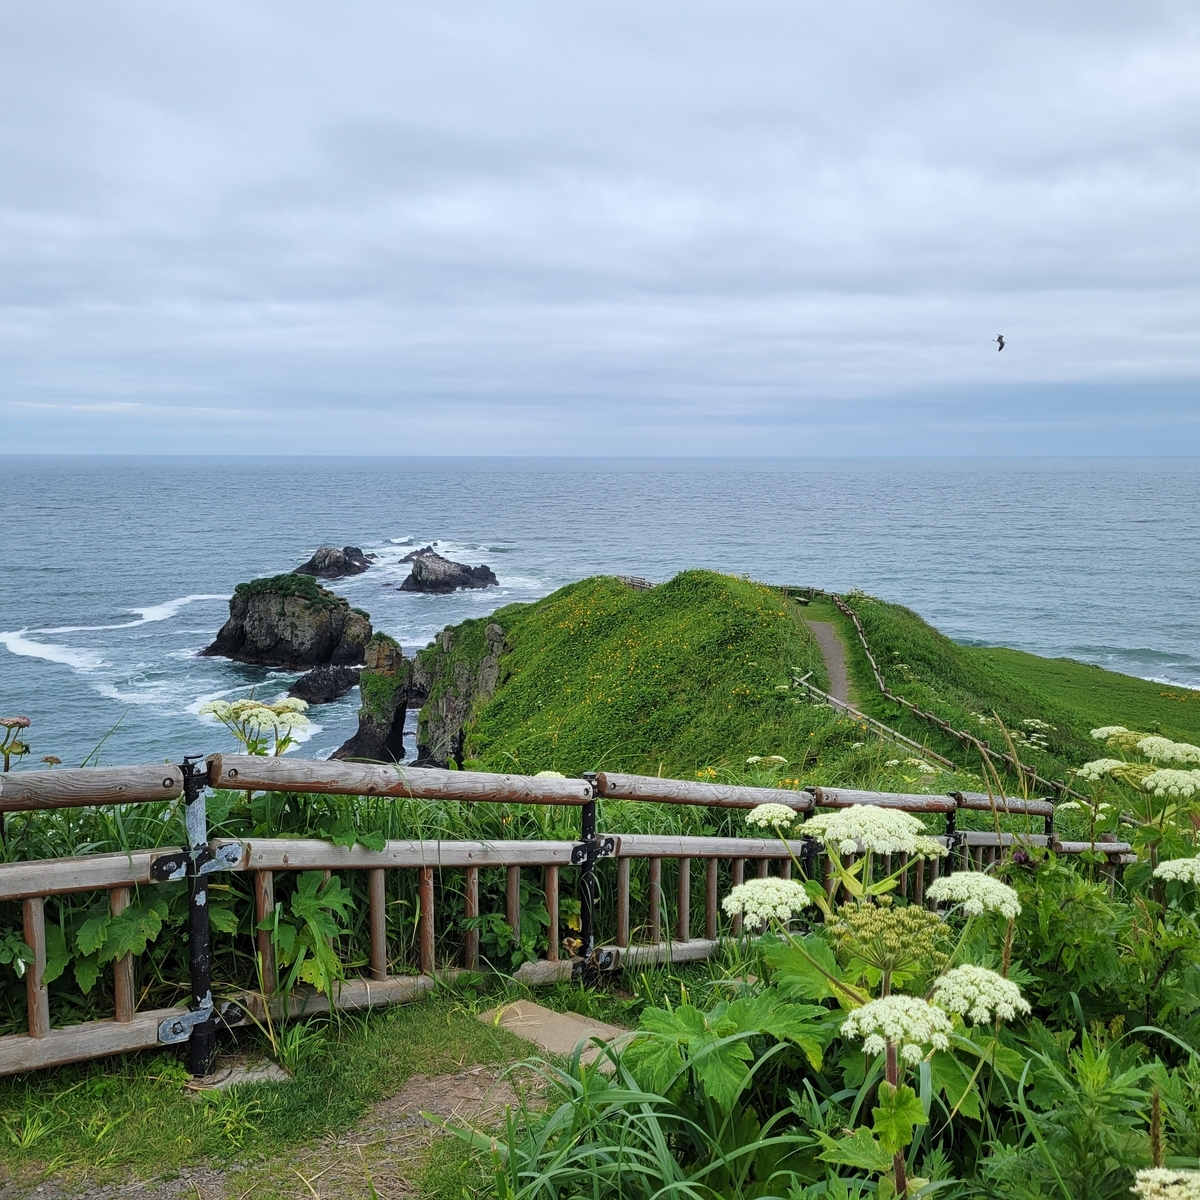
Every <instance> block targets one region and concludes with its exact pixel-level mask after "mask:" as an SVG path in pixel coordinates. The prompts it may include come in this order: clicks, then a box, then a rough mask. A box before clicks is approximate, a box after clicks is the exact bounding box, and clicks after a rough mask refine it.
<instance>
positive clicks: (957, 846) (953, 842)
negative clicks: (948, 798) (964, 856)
mask: <svg viewBox="0 0 1200 1200" xmlns="http://www.w3.org/2000/svg"><path fill="white" fill-rule="evenodd" d="M953 815H954V814H953V813H948V814H947V816H946V824H947V825H950V823H951V822H950V818H951V817H952V816H953ZM946 841H947V842H948V843H949V844H948V845H947V846H946V849H947V851H948V853H947V855H946V862H947V864H950V865H953V863H954V856H955V855H956V854H958V853H959V851H960V850H962V848H963V847H964V846H965V845H966V844H967V835H966V834H965V833H959V832H957V831H956V830H954V829H947V830H946Z"/></svg>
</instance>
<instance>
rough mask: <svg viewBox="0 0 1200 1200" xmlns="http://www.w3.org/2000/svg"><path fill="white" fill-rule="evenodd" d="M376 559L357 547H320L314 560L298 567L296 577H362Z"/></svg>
mask: <svg viewBox="0 0 1200 1200" xmlns="http://www.w3.org/2000/svg"><path fill="white" fill-rule="evenodd" d="M374 557H375V555H373V554H364V553H363V552H362V551H361V550H360V549H359V548H358V547H357V546H343V547H342V549H340V550H339V549H338V548H337V547H336V546H319V547H318V548H317V550H316V552H315V553H314V554H313V556H312V558H310V559H309V560H308V562H306V563H305V564H304V565H303V566H300V567H297V568H296V570H295V572H294V573H295V574H296V575H313V576H315V577H316V578H317V579H345V578H346V577H347V576H348V575H361V574H362V573H363V572H364V571H365V570H366V569H367V568H368V567H369V566H370V565H371V560H372V559H373V558H374Z"/></svg>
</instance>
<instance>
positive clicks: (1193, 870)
mask: <svg viewBox="0 0 1200 1200" xmlns="http://www.w3.org/2000/svg"><path fill="white" fill-rule="evenodd" d="M1154 875H1155V878H1156V879H1178V880H1179V881H1180V882H1181V883H1195V884H1200V854H1197V855H1196V857H1195V858H1169V859H1167V861H1166V862H1160V863H1159V864H1158V866H1157V867H1155V868H1154Z"/></svg>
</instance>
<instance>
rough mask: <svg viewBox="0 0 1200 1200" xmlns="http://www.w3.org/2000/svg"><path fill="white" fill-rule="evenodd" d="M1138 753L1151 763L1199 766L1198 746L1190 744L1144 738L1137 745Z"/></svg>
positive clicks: (1199, 748)
mask: <svg viewBox="0 0 1200 1200" xmlns="http://www.w3.org/2000/svg"><path fill="white" fill-rule="evenodd" d="M1137 748H1138V753H1139V754H1140V755H1142V757H1143V758H1148V759H1149V760H1150V761H1151V762H1156V763H1159V762H1173V763H1182V764H1183V765H1184V766H1188V765H1189V764H1200V746H1193V745H1192V744H1191V743H1190V742H1173V741H1171V739H1170V738H1165V737H1157V736H1155V737H1144V738H1142V740H1141V741H1140V742H1138V744H1137Z"/></svg>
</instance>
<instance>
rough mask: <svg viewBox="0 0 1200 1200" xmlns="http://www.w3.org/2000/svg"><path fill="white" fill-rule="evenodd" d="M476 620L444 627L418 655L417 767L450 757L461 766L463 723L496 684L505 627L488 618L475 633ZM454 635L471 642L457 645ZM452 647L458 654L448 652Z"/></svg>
mask: <svg viewBox="0 0 1200 1200" xmlns="http://www.w3.org/2000/svg"><path fill="white" fill-rule="evenodd" d="M480 624H482V622H478V621H472V622H468V623H467V624H466V625H464V626H459V627H458V628H452V629H443V630H442V632H441V633H439V634H438V635H437V638H436V639H435V640H434V643H433V645H431V646H429V647H428V648H427V649H425V650H422V651H421V653H420V654H419V655H418V656H417V660H416V663H415V665H414V667H413V677H412V691H413V693H414V694H416V695H421V696H422V697H423V704H424V707H423V708H422V709H421V718H420V722H419V724H418V725H417V761H418V762H419V763H421V764H422V765H426V766H436V767H444V766H447V765H449V763H450V762H451V760H453V761H454V763H455V764H456V765H458V766H460V767H461V766H462V764H463V742H464V740H465V729H466V724H467V721H468V720H469V718H470V716H471V713H472V712H473V711H474V709H475V708H476V707H477V706H478V705H481V704H483V703H484V702H485V701H487V700H489V699H490V698H491V696H492V695H493V693H494V692H495V691H496V685H497V684H498V683H499V682H500V658H501V656H502V655H503V653H504V630H503V628H502V627H501V626H500V625H498V624H497V623H496V622H495V621H489V622H488V623H487V624H486V625H484V627H483V629H482V631H480V630H479V628H478V627H479V625H480ZM480 632H482V635H483V636H482V638H480V637H479V634H480ZM458 638H468V639H470V643H471V644H468V645H466V646H460V645H458V643H457V641H456V639H458ZM476 643H477V644H476ZM455 650H458V651H460V653H457V654H456V653H452V651H455Z"/></svg>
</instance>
